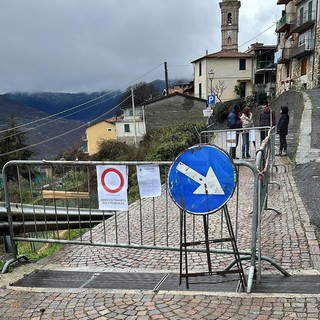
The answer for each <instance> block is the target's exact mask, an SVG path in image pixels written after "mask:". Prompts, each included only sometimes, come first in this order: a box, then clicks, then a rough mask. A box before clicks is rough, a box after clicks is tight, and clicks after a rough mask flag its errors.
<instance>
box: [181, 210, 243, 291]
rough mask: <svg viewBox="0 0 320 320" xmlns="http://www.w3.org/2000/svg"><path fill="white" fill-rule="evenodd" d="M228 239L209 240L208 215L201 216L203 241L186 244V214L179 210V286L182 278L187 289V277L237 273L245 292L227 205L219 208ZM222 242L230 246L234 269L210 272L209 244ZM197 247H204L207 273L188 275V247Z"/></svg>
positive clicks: (241, 268) (239, 259)
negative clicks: (228, 243) (224, 222)
mask: <svg viewBox="0 0 320 320" xmlns="http://www.w3.org/2000/svg"><path fill="white" fill-rule="evenodd" d="M221 210H222V212H223V215H224V218H225V221H226V225H227V229H228V233H229V237H227V238H219V239H209V227H208V226H209V225H208V224H209V214H207V215H203V216H202V217H203V228H204V240H198V241H193V242H187V227H186V214H187V212H186V211H185V210H182V209H181V210H180V277H179V285H181V284H182V278H185V279H186V287H187V289H189V277H198V276H206V275H214V274H215V275H225V274H228V273H229V274H235V273H238V275H239V281H240V285H241V287H242V290H243V291H245V288H246V286H247V283H246V278H245V274H244V270H243V267H242V263H241V258H240V254H239V250H238V246H237V242H236V238H235V235H234V232H233V228H232V224H231V219H230V214H229V210H228V207H227V205H224V206H223V207H222V208H221ZM223 242H230V243H231V245H232V251H233V255H234V258H235V265H236V269H233V270H230V269H225V270H221V271H215V272H213V271H212V264H211V255H210V244H212V243H223ZM197 245H205V251H206V256H207V265H208V271H207V272H196V273H195V272H194V273H189V269H188V247H191V246H197ZM183 261H184V273H183Z"/></svg>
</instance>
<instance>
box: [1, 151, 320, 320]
mask: <svg viewBox="0 0 320 320" xmlns="http://www.w3.org/2000/svg"><path fill="white" fill-rule="evenodd" d="M277 163H279V164H280V165H279V167H278V170H277V171H275V172H274V175H273V177H272V179H273V180H274V181H277V182H279V183H280V184H281V188H280V189H279V188H278V187H277V185H271V186H270V190H269V197H268V207H269V208H275V209H277V210H278V211H280V212H281V214H277V213H276V212H274V211H273V210H266V211H265V212H264V215H263V221H262V248H263V255H267V256H269V257H270V258H272V259H274V260H275V261H277V262H278V263H279V264H280V265H281V266H282V267H283V268H284V269H286V270H287V271H288V272H290V273H292V274H320V250H319V245H318V242H317V240H316V237H315V232H314V228H313V226H312V225H311V224H310V222H309V217H308V213H307V211H306V209H305V207H304V205H303V202H302V199H301V197H300V196H299V192H298V189H297V186H296V184H295V182H294V179H293V177H292V172H291V166H290V164H289V162H288V160H287V158H284V157H283V158H277ZM285 168H286V170H285ZM242 180H243V181H242V183H244V186H243V188H241V187H240V188H241V190H243V189H245V192H244V194H240V197H239V198H240V204H239V207H240V208H241V210H240V211H241V212H242V216H240V222H239V223H240V227H239V233H240V234H239V246H240V247H241V249H244V248H246V247H247V244H248V240H247V239H248V238H250V232H251V231H250V230H251V229H250V228H251V227H250V223H251V215H250V207H249V208H248V204H247V201H246V197H247V192H248V188H247V187H246V186H247V185H249V184H250V181H247V180H246V179H242ZM232 206H233V204H232V203H231V204H230V208H231V209H230V210H232V208H233V207H232ZM244 226H246V227H244ZM223 259H225V257H224V256H223V257H222V258H220V259H217V262H215V263H216V264H214V267H220V266H221V262H222V260H223ZM191 260H192V262H191V263H192V264H195V265H197V266H199V265H200V266H202V262H203V260H202V257H200V256H197V255H194V256H193V257H192V259H191ZM178 261H179V256H178V253H177V252H171V251H169V252H160V251H155V250H147V251H137V250H135V249H124V248H105V247H91V246H90V247H81V246H76V245H70V246H65V247H64V248H63V249H62V250H60V251H59V252H57V253H55V254H53V255H52V256H51V257H48V258H45V259H43V260H41V261H39V262H37V263H28V264H24V265H21V266H19V267H16V268H14V270H13V272H11V273H7V274H4V275H2V276H1V279H0V286H1V290H0V319H32V320H36V319H39V320H40V319H99V320H100V319H142V320H143V319H222V320H223V319H259V320H264V319H288V320H289V319H311V320H312V319H319V318H320V294H308V295H306V294H256V293H251V294H247V293H225V292H224V293H221V292H197V293H196V292H192V291H179V292H173V291H170V292H169V291H168V292H163V291H160V292H158V293H155V292H150V291H141V290H137V291H128V290H125V291H124V290H96V289H53V288H49V289H48V288H46V289H43V288H25V287H20V288H19V287H14V286H10V285H9V284H10V283H12V282H14V281H15V280H18V279H20V278H21V277H23V275H24V274H29V273H31V272H32V271H33V270H35V269H49V270H74V271H77V270H78V271H80V270H81V271H95V270H97V271H108V270H121V271H131V272H132V271H141V270H158V271H159V270H161V271H164V269H165V270H168V271H177V270H178ZM262 271H263V274H270V273H275V272H277V271H276V270H275V268H274V267H273V266H271V265H270V264H269V263H265V262H263V263H262Z"/></svg>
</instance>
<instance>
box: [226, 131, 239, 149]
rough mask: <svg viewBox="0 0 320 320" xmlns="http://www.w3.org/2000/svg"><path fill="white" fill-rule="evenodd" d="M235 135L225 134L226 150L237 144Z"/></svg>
mask: <svg viewBox="0 0 320 320" xmlns="http://www.w3.org/2000/svg"><path fill="white" fill-rule="evenodd" d="M236 138H237V134H236V132H235V131H228V132H227V148H231V147H235V146H236V143H237V140H236Z"/></svg>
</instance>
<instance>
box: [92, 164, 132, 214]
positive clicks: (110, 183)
mask: <svg viewBox="0 0 320 320" xmlns="http://www.w3.org/2000/svg"><path fill="white" fill-rule="evenodd" d="M97 179H98V181H97V182H98V198H99V210H112V211H124V210H128V194H127V189H128V174H127V167H126V166H125V165H120V166H110V165H99V166H97Z"/></svg>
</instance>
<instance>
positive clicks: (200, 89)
mask: <svg viewBox="0 0 320 320" xmlns="http://www.w3.org/2000/svg"><path fill="white" fill-rule="evenodd" d="M199 98H200V99H202V86H201V83H199Z"/></svg>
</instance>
